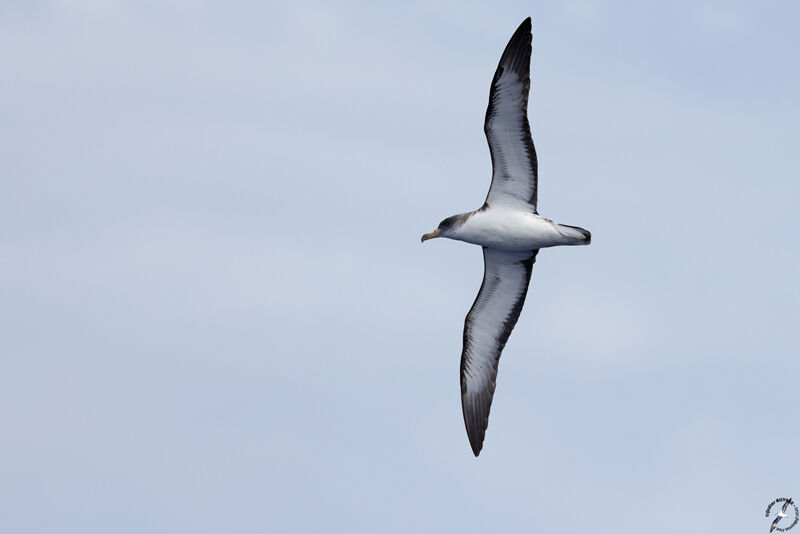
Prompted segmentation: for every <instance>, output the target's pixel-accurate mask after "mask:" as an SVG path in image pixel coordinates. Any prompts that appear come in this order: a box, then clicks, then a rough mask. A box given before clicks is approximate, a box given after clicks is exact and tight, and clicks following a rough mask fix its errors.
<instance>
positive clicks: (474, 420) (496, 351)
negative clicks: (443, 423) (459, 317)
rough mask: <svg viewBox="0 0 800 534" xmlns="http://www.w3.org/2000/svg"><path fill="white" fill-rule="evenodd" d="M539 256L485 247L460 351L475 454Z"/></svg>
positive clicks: (463, 402) (465, 408)
mask: <svg viewBox="0 0 800 534" xmlns="http://www.w3.org/2000/svg"><path fill="white" fill-rule="evenodd" d="M538 252H539V251H538V250H534V251H529V252H505V251H500V250H495V249H491V248H485V247H484V249H483V265H484V271H483V283H482V284H481V289H480V291H479V292H478V296H477V297H476V298H475V303H474V304H473V305H472V309H470V311H469V313H468V314H467V318H466V320H465V321H464V349H463V351H462V353H461V408H462V411H463V412H464V424H465V425H466V426H467V435H468V436H469V443H470V445H472V452H473V453H475V456H478V454H480V452H481V448H482V447H483V438H484V436H485V435H486V427H487V426H488V425H489V409H490V408H491V405H492V397H493V396H494V388H495V379H496V378H497V364H498V362H499V361H500V353H501V352H502V351H503V347H505V345H506V341H508V336H509V335H510V334H511V330H513V329H514V325H515V324H517V319H518V318H519V314H520V312H521V311H522V305H523V304H524V303H525V295H526V294H527V293H528V283H529V282H530V280H531V271H532V270H533V262H534V261H535V260H536V254H537V253H538Z"/></svg>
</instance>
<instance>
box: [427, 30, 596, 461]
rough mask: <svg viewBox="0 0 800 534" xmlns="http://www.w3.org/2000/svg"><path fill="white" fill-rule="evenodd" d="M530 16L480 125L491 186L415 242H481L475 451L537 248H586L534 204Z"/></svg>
mask: <svg viewBox="0 0 800 534" xmlns="http://www.w3.org/2000/svg"><path fill="white" fill-rule="evenodd" d="M531 41H532V36H531V19H530V17H528V18H527V19H525V20H524V21H523V22H522V24H520V26H519V28H517V31H516V32H514V35H513V36H512V37H511V40H510V41H509V42H508V45H507V46H506V48H505V50H504V51H503V55H502V56H501V57H500V63H499V64H498V66H497V71H496V72H495V73H494V78H493V79H492V87H491V90H490V92H489V107H488V108H487V109H486V121H485V123H484V126H483V129H484V132H485V133H486V139H487V140H488V141H489V152H490V153H491V157H492V184H491V186H490V187H489V194H488V195H487V196H486V201H485V202H484V203H483V206H482V207H481V208H480V209H477V210H475V211H471V212H469V213H462V214H459V215H453V216H452V217H448V218H446V219H445V220H443V221H442V222H440V223H439V226H438V227H437V228H436V230H434V231H433V232H430V233H428V234H425V235H423V236H422V241H423V242H425V241H426V240H428V239H433V238H435V237H446V238H449V239H456V240H458V241H465V242H467V243H472V244H475V245H480V246H482V247H483V265H484V272H483V283H482V284H481V289H480V291H478V296H477V297H476V298H475V302H474V303H473V304H472V308H471V309H470V311H469V313H468V314H467V317H466V320H465V321H464V345H463V350H462V352H461V408H462V411H463V414H464V424H465V425H466V427H467V435H468V436H469V442H470V445H471V446H472V452H473V453H474V454H475V456H478V454H480V452H481V448H482V447H483V439H484V437H485V435H486V427H487V426H488V425H489V409H490V408H491V405H492V397H493V396H494V389H495V379H496V378H497V365H498V362H499V360H500V353H501V352H502V351H503V347H505V344H506V341H508V336H509V335H510V334H511V330H512V329H513V328H514V325H515V324H516V323H517V319H518V318H519V314H520V312H521V311H522V305H523V303H524V302H525V295H526V293H527V292H528V283H529V282H530V278H531V270H532V269H533V262H534V261H535V260H536V255H537V254H538V253H539V249H542V248H546V247H555V246H559V245H588V244H589V242H590V241H591V238H592V236H591V234H590V233H589V232H588V231H587V230H584V229H583V228H579V227H577V226H567V225H563V224H558V223H556V222H553V221H551V220H550V219H545V218H544V217H541V216H540V215H539V212H538V211H537V209H536V202H537V195H536V190H537V174H538V163H537V160H536V149H535V148H534V147H533V139H532V138H531V130H530V126H529V124H528V93H529V91H530V84H531V82H530V60H531Z"/></svg>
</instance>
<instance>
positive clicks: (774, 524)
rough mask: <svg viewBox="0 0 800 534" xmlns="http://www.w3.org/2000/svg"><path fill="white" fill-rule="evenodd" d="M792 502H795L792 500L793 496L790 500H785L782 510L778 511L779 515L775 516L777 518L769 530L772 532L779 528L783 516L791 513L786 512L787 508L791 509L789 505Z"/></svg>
mask: <svg viewBox="0 0 800 534" xmlns="http://www.w3.org/2000/svg"><path fill="white" fill-rule="evenodd" d="M790 504H794V502H792V499H791V497H790V498H789V499H788V500H786V501H784V502H783V506H782V507H781V511H780V512H778V515H777V517H775V520H774V521H773V522H772V526H771V527H769V531H770V532H772V531H773V530H775V529H776V528H778V522H779V521H780V520H781V518H782V517H787V516H788V515H789V514H787V513H786V510H788V509H789V505H790Z"/></svg>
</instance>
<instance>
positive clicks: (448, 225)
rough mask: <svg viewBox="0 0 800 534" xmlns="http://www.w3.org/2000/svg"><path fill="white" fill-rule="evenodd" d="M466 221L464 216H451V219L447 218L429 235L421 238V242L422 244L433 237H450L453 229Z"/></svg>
mask: <svg viewBox="0 0 800 534" xmlns="http://www.w3.org/2000/svg"><path fill="white" fill-rule="evenodd" d="M464 220H466V218H465V217H464V215H463V214H462V215H453V216H452V217H448V218H446V219H445V220H443V221H442V222H440V223H439V226H438V227H437V228H436V230H434V231H433V232H431V233H429V234H425V235H423V236H422V242H423V243H424V242H425V241H427V240H428V239H433V238H434V237H450V234H451V233H452V231H453V229H455V228H456V227H458V226H461V224H462V223H463V222H464Z"/></svg>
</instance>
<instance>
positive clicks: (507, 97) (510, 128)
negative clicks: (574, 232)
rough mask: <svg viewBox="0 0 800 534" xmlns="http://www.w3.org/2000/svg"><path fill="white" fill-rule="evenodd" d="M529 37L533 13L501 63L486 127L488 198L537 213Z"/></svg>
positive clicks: (524, 22)
mask: <svg viewBox="0 0 800 534" xmlns="http://www.w3.org/2000/svg"><path fill="white" fill-rule="evenodd" d="M531 40H532V36H531V19H530V17H529V18H527V19H525V20H524V21H523V22H522V24H520V26H519V28H517V31H516V32H514V35H513V36H512V37H511V40H510V41H509V42H508V45H506V49H505V51H504V52H503V55H502V57H501V58H500V63H499V64H498V65H497V71H496V72H495V73H494V79H493V80H492V88H491V91H490V92H489V107H488V108H487V109H486V122H485V123H484V125H483V129H484V131H485V132H486V139H487V140H488V141H489V151H490V152H491V155H492V185H491V187H489V194H488V195H487V196H486V202H487V203H488V204H490V205H493V206H494V205H502V204H511V205H513V206H516V207H519V208H522V209H526V210H530V211H533V212H534V213H537V212H536V189H537V179H538V162H537V160H536V149H535V148H534V146H533V139H532V138H531V128H530V125H529V124H528V93H529V91H530V87H531V78H530V73H531Z"/></svg>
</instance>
